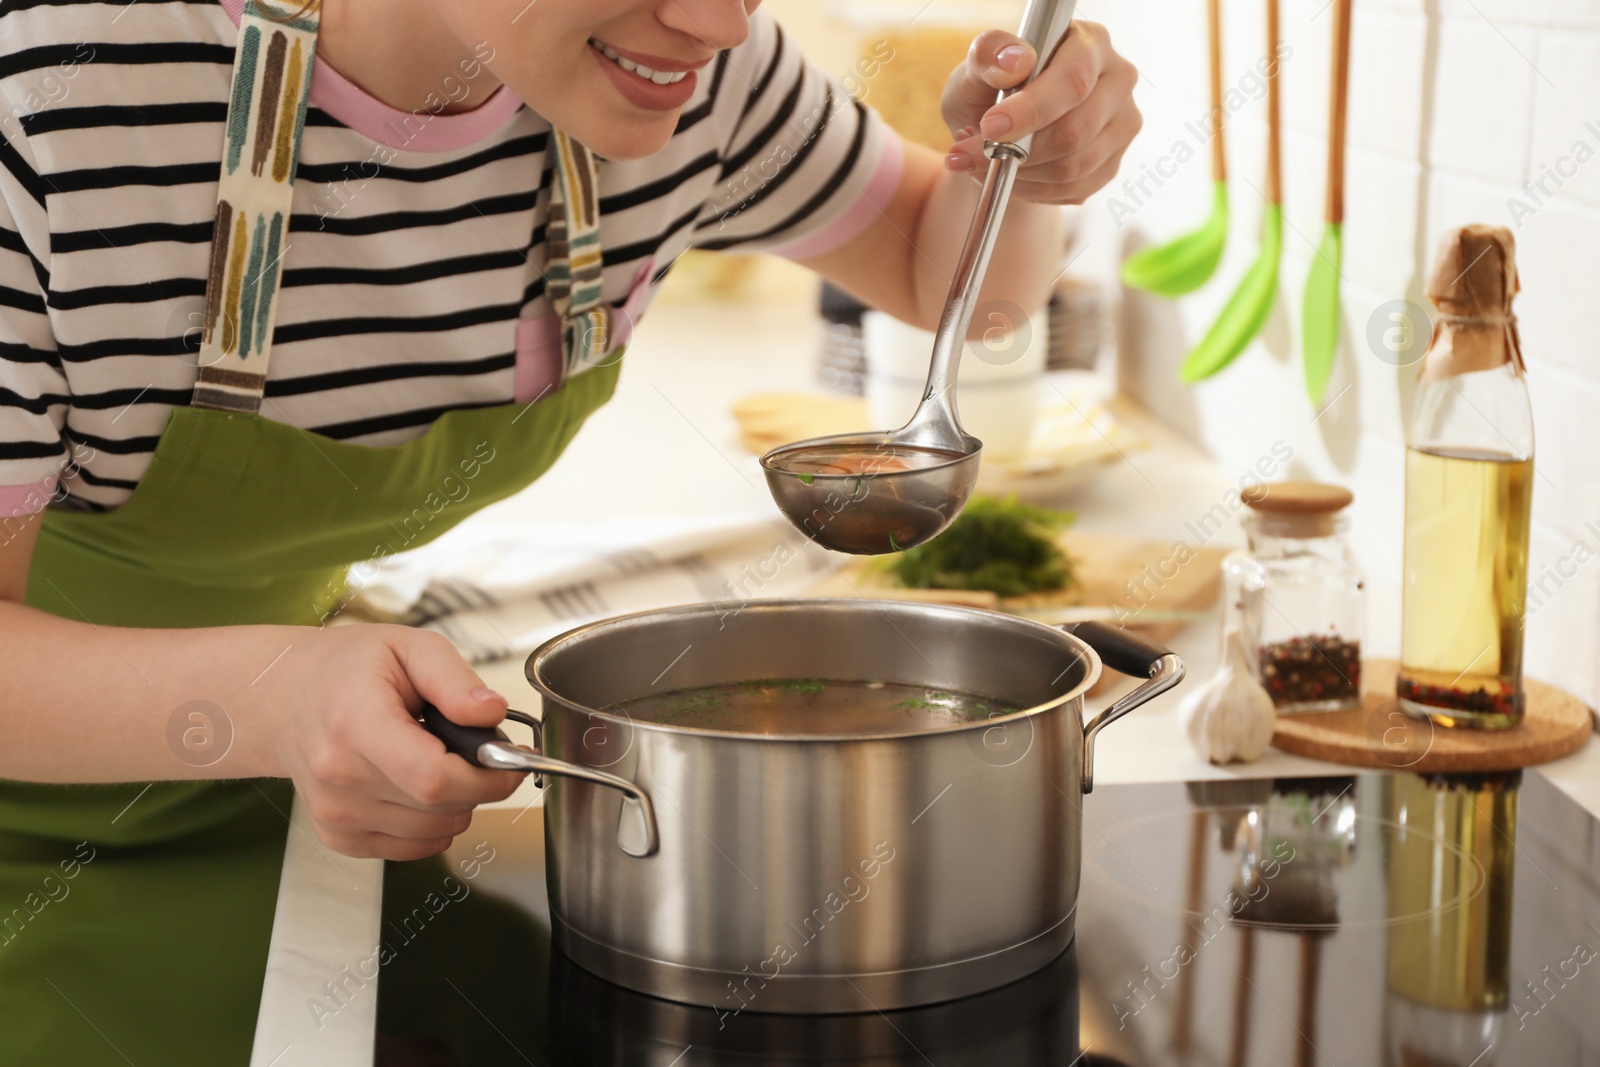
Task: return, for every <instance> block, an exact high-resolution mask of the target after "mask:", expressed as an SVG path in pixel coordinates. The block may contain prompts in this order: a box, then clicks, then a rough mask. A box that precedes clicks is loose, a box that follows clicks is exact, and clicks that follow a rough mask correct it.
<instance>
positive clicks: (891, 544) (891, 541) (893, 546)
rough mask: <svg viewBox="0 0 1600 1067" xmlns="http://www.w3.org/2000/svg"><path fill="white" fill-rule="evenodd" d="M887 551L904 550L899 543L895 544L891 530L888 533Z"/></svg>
mask: <svg viewBox="0 0 1600 1067" xmlns="http://www.w3.org/2000/svg"><path fill="white" fill-rule="evenodd" d="M889 551H891V552H904V551H905V549H903V548H901V547H900V546H899V545H897V544H895V541H894V533H893V531H891V532H890V534H889Z"/></svg>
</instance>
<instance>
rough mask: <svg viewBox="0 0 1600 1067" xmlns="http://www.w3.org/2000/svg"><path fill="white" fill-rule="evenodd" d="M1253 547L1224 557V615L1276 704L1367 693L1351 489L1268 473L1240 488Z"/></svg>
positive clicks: (1325, 706) (1295, 707) (1335, 706)
mask: <svg viewBox="0 0 1600 1067" xmlns="http://www.w3.org/2000/svg"><path fill="white" fill-rule="evenodd" d="M1241 496H1242V498H1243V500H1244V502H1245V504H1246V505H1248V506H1249V509H1250V510H1249V512H1248V513H1247V514H1246V515H1245V518H1244V528H1245V534H1246V536H1247V537H1248V538H1249V548H1247V549H1245V550H1243V551H1240V552H1235V553H1233V554H1231V555H1229V556H1228V558H1227V559H1226V560H1224V561H1223V564H1222V572H1223V583H1224V589H1225V593H1226V596H1227V599H1226V601H1225V603H1226V611H1227V615H1228V617H1227V619H1226V621H1225V625H1224V632H1227V631H1228V630H1229V629H1237V630H1238V631H1239V633H1240V637H1241V638H1242V641H1241V643H1242V644H1243V646H1244V648H1245V650H1246V654H1247V655H1248V656H1249V657H1250V659H1251V660H1252V663H1251V667H1252V669H1253V671H1254V673H1255V676H1256V678H1257V680H1259V681H1260V683H1261V685H1262V688H1264V689H1265V690H1266V691H1267V695H1268V696H1270V697H1271V698H1272V703H1273V704H1274V705H1275V706H1276V707H1277V709H1278V710H1279V711H1280V712H1303V711H1341V710H1344V709H1347V708H1353V707H1356V706H1358V705H1359V704H1360V702H1361V630H1362V581H1361V574H1360V572H1359V571H1358V570H1357V569H1356V566H1355V564H1354V562H1353V561H1352V560H1351V558H1350V554H1349V550H1348V548H1347V546H1346V544H1345V536H1344V535H1345V530H1346V529H1347V527H1348V525H1349V520H1348V517H1347V516H1345V515H1344V514H1343V512H1344V509H1345V508H1347V507H1349V505H1350V503H1351V501H1352V500H1353V499H1354V497H1353V496H1352V495H1351V493H1350V491H1349V490H1348V489H1344V488H1341V487H1339V486H1336V485H1325V484H1322V483H1320V482H1272V483H1266V484H1260V485H1253V486H1250V487H1249V488H1247V489H1245V490H1244V492H1243V493H1242V494H1241Z"/></svg>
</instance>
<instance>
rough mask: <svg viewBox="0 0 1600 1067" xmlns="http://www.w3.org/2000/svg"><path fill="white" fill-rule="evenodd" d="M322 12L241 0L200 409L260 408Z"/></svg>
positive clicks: (292, 0)
mask: <svg viewBox="0 0 1600 1067" xmlns="http://www.w3.org/2000/svg"><path fill="white" fill-rule="evenodd" d="M321 15H322V4H321V0H308V2H300V0H245V5H244V12H243V15H242V17H241V18H240V20H239V45H238V49H237V50H236V53H235V55H234V62H233V91H232V96H231V99H230V101H229V103H228V121H227V127H226V133H225V135H224V139H223V159H222V178H221V182H220V183H219V185H218V188H217V214H216V220H215V223H214V227H213V231H212V238H211V269H210V271H209V273H208V275H207V278H206V312H205V325H204V328H203V330H202V333H201V341H200V377H199V380H198V381H197V382H196V383H195V387H194V396H193V397H192V398H191V400H190V403H191V404H192V405H193V406H194V407H199V408H214V409H221V410H226V411H245V412H252V413H253V412H255V411H258V410H260V408H261V396H262V393H263V391H264V390H265V389H266V383H267V361H268V359H269V358H270V357H271V354H272V326H273V323H274V322H275V321H276V319H277V310H278V288H279V285H278V283H279V280H280V279H281V277H282V275H283V257H284V254H285V253H286V252H288V250H289V244H288V235H289V212H290V204H291V202H292V200H293V198H294V175H295V166H296V164H297V163H298V161H299V155H300V135H301V131H302V130H303V129H304V127H305V121H306V103H307V101H308V100H309V98H310V96H311V68H312V60H313V59H314V57H315V55H316V50H317V28H318V20H319V19H320V18H321Z"/></svg>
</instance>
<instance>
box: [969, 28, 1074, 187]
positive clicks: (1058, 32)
mask: <svg viewBox="0 0 1600 1067" xmlns="http://www.w3.org/2000/svg"><path fill="white" fill-rule="evenodd" d="M1075 5H1076V0H1030V3H1029V4H1028V7H1027V10H1025V11H1023V13H1022V26H1021V28H1020V29H1018V30H1017V36H1018V37H1021V38H1022V39H1023V40H1024V41H1027V42H1028V43H1029V44H1030V45H1032V46H1033V50H1034V53H1035V54H1037V55H1038V57H1039V62H1037V63H1035V64H1034V65H1033V69H1032V70H1031V71H1029V72H1028V76H1027V77H1026V78H1024V79H1022V82H1021V83H1020V84H1018V85H1015V86H1013V87H1012V88H1010V89H1002V90H1001V91H1000V97H999V99H1000V100H1004V99H1006V98H1007V97H1008V96H1013V95H1015V94H1016V93H1019V92H1021V91H1022V90H1023V89H1025V88H1027V87H1028V86H1029V85H1030V84H1032V82H1033V79H1035V78H1037V77H1038V76H1039V75H1040V74H1041V73H1042V72H1043V71H1044V68H1045V64H1047V63H1049V62H1050V58H1051V57H1052V56H1054V55H1055V52H1056V48H1057V46H1059V45H1060V44H1061V41H1062V38H1064V37H1066V35H1067V27H1068V26H1069V25H1070V24H1071V23H1072V9H1073V7H1074V6H1075ZM1000 145H1009V146H1010V147H1011V148H1013V149H1015V150H1016V151H1018V152H1020V153H1021V156H1022V159H1023V160H1024V161H1026V160H1027V158H1028V149H1029V148H1031V147H1032V146H1033V134H1031V133H1030V134H1027V135H1025V136H1023V137H1018V138H1017V139H1016V140H1014V141H987V142H985V143H984V151H985V152H987V153H988V154H989V156H990V157H991V158H992V157H993V155H994V152H995V149H996V148H997V147H998V146H1000Z"/></svg>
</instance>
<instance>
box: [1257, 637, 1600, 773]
mask: <svg viewBox="0 0 1600 1067" xmlns="http://www.w3.org/2000/svg"><path fill="white" fill-rule="evenodd" d="M1398 669H1399V664H1398V663H1396V662H1395V661H1394V660H1392V659H1368V660H1363V661H1362V664H1361V673H1362V686H1361V687H1362V706H1361V707H1360V708H1357V709H1353V710H1351V711H1329V712H1315V713H1309V714H1304V715H1280V716H1278V726H1277V730H1276V731H1275V732H1274V733H1273V735H1272V744H1273V745H1274V746H1275V747H1276V748H1279V749H1281V750H1283V751H1284V752H1288V753H1291V754H1292V755H1296V756H1306V757H1308V758H1310V759H1320V760H1328V761H1329V762H1331V763H1345V764H1350V765H1351V766H1355V767H1376V768H1379V769H1381V770H1393V771H1415V772H1418V773H1431V772H1456V771H1508V770H1512V769H1514V768H1517V767H1532V766H1534V765H1536V764H1540V763H1549V762H1550V761H1551V760H1554V759H1559V758H1561V757H1562V756H1566V755H1570V754H1571V753H1573V752H1576V751H1577V750H1578V749H1580V748H1582V747H1583V746H1584V743H1585V742H1586V741H1588V739H1589V734H1590V733H1591V732H1592V731H1593V729H1594V720H1593V715H1592V713H1591V712H1590V710H1589V707H1588V705H1586V704H1584V702H1583V701H1581V700H1579V699H1578V698H1577V697H1575V696H1573V695H1572V694H1571V693H1568V692H1566V691H1564V690H1561V689H1557V688H1556V687H1555V686H1551V685H1545V684H1544V683H1543V682H1535V681H1525V682H1524V683H1523V685H1524V687H1525V689H1526V694H1527V702H1528V711H1527V714H1526V716H1524V718H1523V720H1522V722H1520V723H1519V724H1517V725H1516V726H1514V727H1512V728H1511V729H1509V730H1471V729H1461V728H1454V729H1452V728H1447V727H1444V726H1436V725H1434V724H1433V723H1432V722H1429V721H1428V720H1426V719H1416V718H1413V717H1411V716H1410V715H1407V714H1406V713H1405V712H1403V711H1401V710H1400V703H1399V701H1398V700H1397V699H1396V698H1395V695H1394V681H1395V673H1396V672H1397V671H1398Z"/></svg>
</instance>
